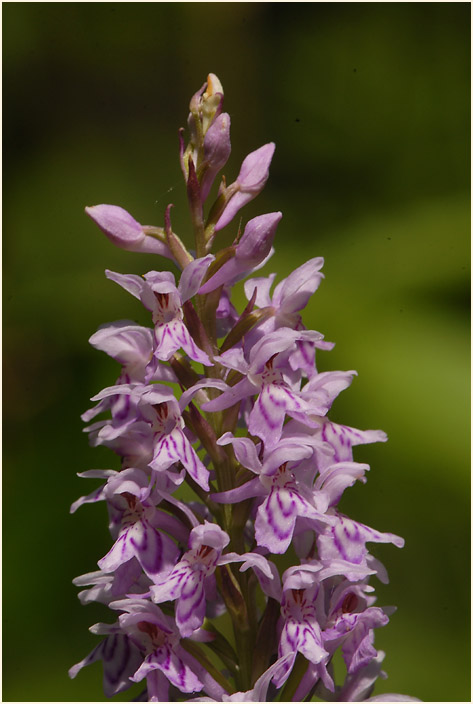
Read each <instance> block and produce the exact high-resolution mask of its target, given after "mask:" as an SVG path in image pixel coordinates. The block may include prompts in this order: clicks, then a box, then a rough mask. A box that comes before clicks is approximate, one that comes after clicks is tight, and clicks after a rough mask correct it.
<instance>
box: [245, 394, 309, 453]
mask: <svg viewBox="0 0 473 704" xmlns="http://www.w3.org/2000/svg"><path fill="white" fill-rule="evenodd" d="M304 406H305V404H304V402H303V401H300V400H299V399H298V398H297V397H296V396H295V395H294V394H293V393H292V391H290V389H289V388H286V387H284V386H280V385H278V384H265V385H264V386H263V388H262V389H261V393H260V395H259V396H258V398H257V399H256V402H255V405H254V406H253V409H252V411H251V413H250V416H249V419H248V428H249V431H250V433H251V434H252V435H256V436H257V437H259V438H261V439H262V440H263V442H264V444H265V447H266V448H273V447H274V446H275V445H276V444H277V443H278V442H279V440H280V438H281V433H282V427H283V424H284V418H285V417H286V412H287V411H288V410H302V409H303V408H304Z"/></svg>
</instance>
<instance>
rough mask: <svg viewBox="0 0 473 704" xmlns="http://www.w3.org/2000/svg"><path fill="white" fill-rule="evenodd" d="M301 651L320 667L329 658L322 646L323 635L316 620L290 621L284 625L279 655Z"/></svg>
mask: <svg viewBox="0 0 473 704" xmlns="http://www.w3.org/2000/svg"><path fill="white" fill-rule="evenodd" d="M294 650H297V651H299V652H300V653H302V655H304V657H305V658H306V659H307V660H309V662H313V663H314V665H318V664H319V662H322V660H324V659H326V658H328V653H327V651H326V650H325V649H324V647H323V645H322V634H321V631H320V627H319V626H318V624H317V622H316V621H315V619H310V620H307V621H304V622H301V621H296V620H295V619H288V620H287V621H286V623H285V624H284V628H283V631H282V633H281V640H280V642H279V654H280V656H281V655H286V653H290V652H293V651H294Z"/></svg>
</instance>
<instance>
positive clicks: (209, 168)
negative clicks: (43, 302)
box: [70, 74, 417, 701]
mask: <svg viewBox="0 0 473 704" xmlns="http://www.w3.org/2000/svg"><path fill="white" fill-rule="evenodd" d="M188 129H189V141H188V143H187V144H186V142H185V139H184V130H180V133H179V135H180V163H181V168H182V172H183V175H184V179H185V182H186V186H187V196H188V202H189V209H190V215H191V221H192V225H193V230H194V235H195V251H190V250H188V249H187V247H186V245H185V244H184V243H183V241H182V240H181V239H180V238H179V237H178V235H177V234H176V233H175V232H174V231H173V229H172V224H171V207H172V206H168V208H167V209H166V212H165V216H164V226H163V227H154V226H143V225H141V224H139V223H138V222H137V221H136V220H135V219H134V218H133V217H132V216H131V215H130V214H129V213H128V212H126V211H125V210H123V209H122V208H120V207H118V206H113V205H97V206H94V207H90V208H86V212H87V214H88V215H89V216H90V217H91V218H92V220H93V221H94V222H95V223H96V224H97V225H98V226H99V227H100V229H101V230H102V231H103V232H104V233H105V234H106V235H107V237H108V238H109V239H110V240H111V241H112V242H113V243H114V244H115V245H117V246H119V247H121V248H122V249H126V250H130V251H136V252H145V253H149V254H158V255H160V256H161V257H166V258H167V259H169V260H171V261H172V262H173V265H174V267H175V269H176V270H179V277H178V281H177V282H176V278H175V275H174V274H173V273H171V272H169V271H155V270H153V271H149V272H148V273H146V274H144V276H137V275H135V274H119V273H116V272H112V271H106V276H107V277H108V278H109V279H111V280H112V281H114V282H115V283H117V284H118V285H119V286H121V287H122V288H124V289H125V290H126V291H128V292H129V293H131V294H132V295H133V296H135V298H137V299H139V300H140V301H141V303H142V304H143V306H144V307H145V308H146V309H147V310H148V311H149V312H150V313H151V324H150V327H143V326H141V325H137V324H135V323H134V322H133V321H130V320H119V321H117V322H114V323H110V324H106V325H103V326H101V327H100V328H99V329H98V331H97V332H96V333H94V335H92V337H91V338H90V342H91V344H92V345H93V346H94V347H96V348H97V349H99V350H102V351H103V352H105V353H107V354H108V355H109V356H111V357H112V358H113V359H114V360H116V361H117V362H118V363H119V365H120V367H121V370H120V374H119V376H118V379H117V381H116V383H115V384H113V385H112V386H109V387H107V388H105V389H104V390H103V391H101V392H100V393H98V394H97V395H96V396H94V397H93V399H92V400H93V401H96V405H95V406H94V407H93V408H91V409H90V410H88V411H86V412H85V413H84V414H83V419H84V420H85V421H87V422H91V421H93V422H92V423H91V424H90V425H89V426H88V427H87V428H86V430H87V431H88V433H89V437H90V442H91V444H92V445H94V446H97V445H105V446H106V447H108V448H110V449H112V450H113V451H114V452H115V453H116V454H117V455H118V456H119V457H120V458H121V471H114V470H112V469H104V470H90V471H86V472H83V473H81V474H80V475H79V476H81V477H87V478H88V477H91V478H99V479H101V480H102V481H103V482H104V483H103V484H102V485H101V486H100V487H99V488H97V489H96V490H95V491H93V492H92V493H91V494H89V495H88V496H84V497H82V498H80V499H79V500H78V501H76V502H75V503H74V504H73V505H72V507H71V511H75V510H76V509H77V508H78V507H79V506H81V505H82V504H85V503H93V502H96V501H105V502H106V505H107V509H108V514H109V528H110V532H111V535H112V541H113V544H112V546H111V548H110V550H109V551H108V553H107V554H106V555H105V556H104V557H102V558H101V559H100V560H99V561H98V566H99V568H100V569H99V570H98V571H95V572H91V573H89V574H85V575H82V576H81V577H78V578H77V579H75V580H74V582H75V584H76V585H78V586H80V587H85V588H84V589H83V590H82V591H81V592H80V594H79V598H80V600H81V602H82V603H83V604H87V603H90V602H99V603H101V604H105V605H106V606H108V607H109V608H110V609H112V611H113V613H114V614H115V620H114V622H113V623H98V624H96V625H95V626H92V628H91V629H90V630H91V631H92V632H93V633H96V634H99V635H101V636H103V638H102V640H101V642H100V643H99V644H98V645H97V647H96V648H95V649H94V650H93V651H92V652H91V653H90V654H89V655H88V656H87V657H86V658H85V659H84V660H82V661H81V662H80V663H78V664H77V665H75V666H74V667H72V668H71V670H70V675H71V677H75V675H76V674H77V673H78V672H79V670H81V669H82V668H83V667H84V666H85V665H88V664H89V663H92V662H95V661H97V660H101V661H102V664H103V682H104V690H105V694H106V695H107V696H113V695H114V694H116V693H118V692H121V691H122V690H125V689H127V688H128V687H130V686H131V685H132V684H133V683H135V682H142V683H143V685H144V690H143V693H142V694H141V695H140V697H139V700H141V701H191V700H192V701H310V700H314V699H315V700H316V701H317V700H329V701H388V700H389V701H417V700H412V699H411V698H410V697H402V696H401V695H382V696H378V697H371V698H370V695H371V694H372V690H373V687H374V683H375V681H376V679H377V678H378V677H380V676H381V677H385V674H384V673H383V672H382V670H381V662H382V660H383V657H384V653H382V652H377V651H376V649H375V647H374V645H373V641H374V635H373V633H374V629H375V628H378V627H380V626H384V625H386V623H387V622H388V620H389V619H388V616H389V615H390V614H391V613H392V611H393V610H394V609H393V607H383V608H380V607H378V606H375V605H374V603H375V596H374V588H373V586H371V585H370V584H369V579H370V577H371V576H373V575H375V576H376V577H377V578H378V579H380V580H381V581H382V582H387V574H386V570H385V568H384V567H383V565H382V564H381V563H380V562H379V561H378V560H377V559H375V558H374V557H373V556H372V555H371V554H370V553H369V552H368V548H367V543H370V542H375V543H393V544H394V545H396V546H397V547H402V545H403V540H402V538H400V537H398V536H396V535H393V534H391V533H380V532H379V531H377V530H374V529H372V528H369V527H368V526H366V525H363V524H361V523H357V522H356V521H354V520H352V519H350V518H348V516H345V515H343V514H342V513H341V512H340V511H339V510H338V508H337V504H338V503H339V501H340V498H341V496H342V494H343V492H344V490H345V489H347V488H348V487H350V486H352V485H353V484H354V483H355V482H356V481H360V482H362V483H364V482H366V472H367V471H368V470H369V466H368V465H367V464H361V463H359V462H355V461H354V460H353V450H352V448H353V446H354V445H360V444H365V443H373V442H384V441H385V440H386V435H385V433H384V432H382V431H380V430H365V431H361V430H357V429H355V428H351V427H348V426H345V425H339V424H337V423H334V422H333V421H331V420H329V418H328V412H329V411H330V408H331V406H332V403H333V401H334V399H335V398H336V397H337V396H338V394H339V393H340V392H341V391H342V390H344V389H346V388H347V387H348V386H349V385H350V383H351V382H352V380H353V377H354V375H355V374H356V372H354V371H347V372H340V371H335V372H318V371H317V368H316V365H315V351H316V349H320V350H329V349H331V348H332V347H333V344H332V343H330V342H327V341H325V340H324V337H323V335H322V334H320V333H319V332H315V331H312V330H307V329H306V328H305V327H304V325H303V323H302V319H301V315H300V311H301V310H302V309H303V308H304V307H305V306H306V304H307V303H308V301H309V298H310V297H311V295H312V294H313V293H314V292H315V291H316V289H317V288H318V286H319V284H320V282H321V280H322V278H323V274H322V273H321V268H322V266H323V259H321V258H320V257H315V258H312V259H309V261H307V262H305V263H302V264H301V266H299V268H297V269H296V270H295V271H294V272H293V273H292V274H290V275H289V276H288V277H287V278H286V279H284V280H283V281H280V282H279V283H278V284H277V285H276V286H275V288H274V290H273V291H272V292H271V289H272V288H273V285H274V282H275V278H276V274H270V275H269V276H266V277H264V276H263V277H261V276H256V277H253V278H250V279H248V278H247V277H248V276H249V275H252V274H254V272H255V271H257V270H258V269H260V268H261V267H262V266H263V265H264V264H265V263H266V262H267V261H268V259H269V258H270V257H271V256H272V254H273V251H274V250H273V246H272V244H273V239H274V236H275V233H276V229H277V227H278V224H279V222H280V220H281V213H280V212H274V213H266V214H264V215H259V216H257V217H255V218H253V219H251V220H250V221H249V222H247V224H246V225H245V227H244V228H243V233H241V232H240V230H239V228H238V227H237V226H236V225H235V216H236V214H237V213H238V212H239V211H240V210H241V208H242V207H243V206H244V205H245V204H247V203H248V202H249V201H251V200H252V199H253V198H255V197H256V196H257V195H258V194H259V193H260V191H261V190H262V189H263V187H264V185H265V183H266V181H267V179H268V173H269V166H270V163H271V160H272V157H273V153H274V148H275V147H274V144H273V143H269V144H266V145H264V146H263V147H260V148H259V149H257V150H256V151H253V152H252V153H250V154H249V155H248V156H247V157H246V158H245V159H244V161H243V163H242V165H241V168H240V172H239V174H238V177H237V178H236V180H235V181H234V182H233V183H231V184H230V185H228V186H227V185H226V180H225V177H223V176H221V177H220V183H219V186H218V191H217V192H216V197H215V200H214V202H212V203H211V204H210V205H209V198H210V194H211V193H212V191H213V192H214V193H215V191H216V188H215V189H213V188H212V187H213V185H214V182H215V179H216V178H217V176H218V174H219V173H220V172H221V170H222V169H223V167H224V166H225V164H226V162H227V160H228V158H229V155H230V149H231V147H230V116H229V115H228V114H227V113H225V112H223V89H222V86H221V83H220V81H219V80H218V78H217V77H216V76H215V75H213V74H210V75H209V77H208V79H207V82H206V83H205V84H204V86H203V87H202V88H201V89H200V90H199V91H198V92H197V93H196V94H195V95H194V96H193V97H192V99H191V102H190V114H189V118H188ZM210 200H211V199H210ZM228 226H231V227H233V228H234V231H235V232H236V231H237V230H238V232H237V234H236V237H235V240H234V242H233V244H232V245H231V246H229V247H226V248H224V249H221V250H220V251H214V252H212V249H213V245H214V242H215V241H216V239H217V235H218V233H219V232H220V230H222V229H223V228H225V227H228ZM243 279H246V280H245V283H244V292H245V295H246V298H247V300H248V304H247V305H246V307H245V309H244V310H243V312H241V313H239V312H238V311H237V310H236V308H235V306H234V304H233V303H232V298H231V294H232V288H233V286H235V285H236V284H238V283H239V282H240V281H241V280H243ZM102 413H108V414H109V417H108V418H107V419H106V420H98V421H94V419H95V418H96V416H98V415H100V414H102ZM189 496H192V500H190V501H189ZM282 556H284V557H282ZM288 565H289V566H288ZM224 614H226V615H227V616H226V617H225V616H224ZM229 622H231V626H230V623H229ZM338 650H341V655H342V658H343V661H344V667H343V666H341V668H342V669H343V670H344V672H342V674H341V677H340V674H339V673H338V674H339V677H340V682H339V684H338V685H337V684H336V683H335V672H334V669H335V668H334V663H333V657H334V654H335V653H336V652H337V651H338ZM342 658H340V663H342ZM337 669H338V665H337ZM198 693H200V694H198ZM205 695H207V696H205Z"/></svg>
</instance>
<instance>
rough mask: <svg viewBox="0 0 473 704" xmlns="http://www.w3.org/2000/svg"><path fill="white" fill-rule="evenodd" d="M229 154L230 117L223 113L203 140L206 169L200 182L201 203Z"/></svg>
mask: <svg viewBox="0 0 473 704" xmlns="http://www.w3.org/2000/svg"><path fill="white" fill-rule="evenodd" d="M230 152H231V144H230V115H229V114H228V113H226V112H223V113H222V114H221V115H219V116H218V117H217V119H216V120H214V122H213V123H212V124H211V126H210V127H209V129H208V131H207V134H206V135H205V139H204V160H205V163H206V166H207V168H206V171H205V173H204V175H203V177H202V181H201V196H202V201H204V200H205V199H206V198H207V196H208V194H209V191H210V189H211V187H212V184H213V182H214V179H215V176H216V175H217V174H218V172H219V171H220V170H221V169H223V167H224V166H225V164H226V163H227V161H228V157H229V156H230Z"/></svg>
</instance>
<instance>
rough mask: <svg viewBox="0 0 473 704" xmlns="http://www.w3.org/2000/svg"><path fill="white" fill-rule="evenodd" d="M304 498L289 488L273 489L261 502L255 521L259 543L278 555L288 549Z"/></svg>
mask: <svg viewBox="0 0 473 704" xmlns="http://www.w3.org/2000/svg"><path fill="white" fill-rule="evenodd" d="M301 504H302V500H301V499H300V497H299V496H298V495H297V494H296V493H295V492H294V491H291V490H288V489H282V488H281V489H273V490H272V491H271V492H270V494H269V496H268V498H267V499H266V500H265V501H264V502H263V503H262V504H261V506H260V507H259V509H258V514H257V516H256V521H255V535H256V542H257V543H258V545H260V546H262V547H265V548H268V550H269V551H270V552H272V553H274V554H276V555H280V554H282V553H284V552H286V550H287V549H288V547H289V545H290V542H291V539H292V534H293V532H294V526H295V523H296V519H297V516H298V514H299V511H300V509H301Z"/></svg>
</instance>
